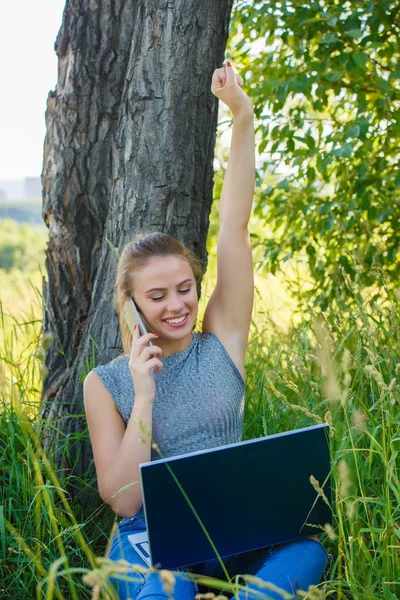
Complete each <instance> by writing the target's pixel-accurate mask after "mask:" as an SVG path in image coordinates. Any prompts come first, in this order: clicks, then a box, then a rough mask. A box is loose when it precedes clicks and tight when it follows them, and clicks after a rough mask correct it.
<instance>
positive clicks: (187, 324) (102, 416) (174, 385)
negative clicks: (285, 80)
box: [84, 63, 326, 600]
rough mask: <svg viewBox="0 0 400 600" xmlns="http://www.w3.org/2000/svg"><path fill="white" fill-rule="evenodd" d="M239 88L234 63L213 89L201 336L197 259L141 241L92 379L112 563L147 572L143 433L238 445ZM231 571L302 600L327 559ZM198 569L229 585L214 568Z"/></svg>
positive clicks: (148, 591) (241, 287)
mask: <svg viewBox="0 0 400 600" xmlns="http://www.w3.org/2000/svg"><path fill="white" fill-rule="evenodd" d="M242 86H243V80H242V78H241V77H240V76H239V75H238V74H237V73H236V72H235V69H234V68H233V67H232V65H231V64H230V63H227V65H226V66H225V67H223V68H221V69H216V70H215V71H214V74H213V78H212V88H211V89H212V92H213V93H214V94H215V95H216V96H217V97H218V98H219V99H221V100H222V101H223V102H224V103H225V104H226V105H227V106H228V107H229V109H230V110H231V112H232V115H233V131H232V141H231V151H230V157H229V162H228V167H227V171H226V176H225V180H224V184H223V189H222V195H221V200H220V230H219V235H218V248H217V261H218V266H217V270H218V273H217V284H216V287H215V290H214V292H213V294H212V296H211V298H210V300H209V302H208V304H207V307H206V311H205V315H204V319H203V323H202V327H201V329H200V331H198V332H196V331H193V330H194V328H195V325H196V318H197V312H198V297H197V289H196V282H197V280H198V279H199V277H200V274H201V270H200V265H199V262H198V261H197V260H196V258H195V257H194V256H193V254H192V253H191V252H190V251H188V250H187V249H186V248H184V247H183V246H182V245H181V244H180V242H178V241H177V240H175V239H173V238H171V237H169V236H167V235H165V234H162V233H153V234H150V235H147V236H141V237H139V238H138V239H137V240H136V241H135V242H132V243H129V244H127V245H126V246H125V247H124V249H123V251H122V253H121V257H120V261H119V265H118V273H117V280H116V295H117V305H118V310H119V317H120V324H121V330H122V337H123V342H124V348H125V352H126V353H127V354H126V355H124V356H120V357H118V358H116V359H114V360H113V361H111V363H109V364H107V365H104V366H100V367H97V368H96V369H93V371H91V372H90V373H89V375H88V376H87V378H86V380H85V384H84V400H85V410H86V415H87V420H88V426H89V432H90V438H91V442H92V446H93V454H94V460H95V465H96V471H97V477H98V487H99V493H100V496H101V497H102V499H103V500H104V501H105V502H107V503H108V504H109V505H110V506H111V508H112V509H113V510H114V511H115V513H117V514H118V515H120V516H122V517H123V519H122V521H121V522H120V523H119V527H118V530H117V532H116V534H115V536H114V538H113V541H112V545H111V549H110V552H109V558H110V559H111V560H119V559H120V558H125V559H126V560H128V561H129V562H130V563H135V564H139V565H143V566H145V563H144V561H143V560H142V559H141V557H140V556H139V555H138V554H137V553H136V552H135V551H134V549H133V547H132V546H131V545H130V543H129V541H128V539H127V536H128V535H129V534H130V533H132V532H133V531H145V529H146V523H145V520H144V514H143V507H142V497H141V489H140V485H138V484H133V485H129V484H132V482H138V481H139V464H140V463H142V462H147V461H149V460H151V459H154V458H158V454H157V453H156V452H155V451H154V450H153V449H152V446H151V440H150V439H147V440H144V437H146V436H144V435H143V433H142V431H143V425H144V426H145V427H146V428H147V430H148V431H151V432H152V436H153V440H154V441H155V442H156V443H157V445H158V446H159V448H160V449H161V452H162V454H163V456H164V457H168V456H174V455H178V454H184V453H187V452H191V451H194V450H201V449H206V448H213V447H216V446H219V445H223V444H229V443H233V442H238V441H240V440H241V435H242V424H243V408H244V391H245V384H244V377H245V370H244V356H245V351H246V346H247V340H248V334H249V327H250V319H251V314H252V307H253V263H252V256H251V247H250V239H249V232H248V228H247V226H248V221H249V217H250V212H251V208H252V202H253V194H254V171H255V157H254V115H253V107H252V103H251V100H250V99H249V97H248V96H247V95H246V94H245V93H244V91H243V89H242ZM131 297H132V298H133V299H134V301H135V303H136V305H137V307H138V309H139V310H140V312H141V314H142V315H143V317H144V320H145V323H146V325H147V326H148V331H149V332H151V333H148V334H147V335H141V334H140V332H139V330H138V328H137V327H136V329H135V331H134V334H133V336H132V335H131V334H130V332H129V329H128V328H127V325H126V323H125V320H124V317H123V304H124V302H125V301H126V300H128V299H129V298H131ZM150 340H151V341H152V342H153V345H152V346H149V345H148V342H149V341H150ZM147 437H148V436H147ZM123 488H125V489H123ZM122 489H123V491H120V490H122ZM160 501H162V498H160ZM244 518H245V517H244ZM224 563H225V565H226V568H227V570H228V572H229V574H230V576H234V575H236V574H239V573H247V574H253V575H257V576H258V577H260V578H261V579H263V580H264V581H269V582H272V583H274V584H275V585H277V586H279V587H280V588H282V589H284V590H286V591H287V592H289V593H293V594H294V593H295V592H296V589H298V588H301V589H308V587H309V585H311V584H316V583H318V581H319V580H320V578H321V575H322V573H323V570H324V567H325V563H326V552H325V550H324V549H323V548H322V546H321V544H320V543H319V542H318V541H317V540H315V539H308V538H306V539H303V540H299V541H295V542H291V543H288V544H281V545H279V546H275V547H273V548H264V549H262V550H257V551H254V552H247V553H244V554H240V555H236V556H231V557H229V558H225V559H224ZM189 570H190V569H189ZM192 570H193V571H194V572H196V573H200V572H201V573H203V574H204V575H211V576H214V577H218V578H222V577H223V572H222V568H221V566H220V564H219V563H218V560H217V559H215V560H212V561H208V562H206V563H202V564H201V565H195V566H193V569H192ZM112 581H113V583H114V584H115V586H116V588H117V589H118V594H119V597H120V598H138V599H139V600H141V599H143V598H145V597H147V598H148V597H154V598H155V597H156V596H163V597H165V598H167V597H168V594H167V593H166V592H165V591H164V589H163V584H162V581H161V580H160V577H159V575H158V573H157V572H153V573H150V574H148V573H147V574H141V575H138V574H136V573H135V574H133V575H132V580H131V581H129V582H126V581H119V582H118V581H117V580H114V579H113V580H112ZM252 587H253V588H254V587H255V586H253V585H251V586H250V588H252ZM196 591H197V588H196V586H195V584H194V583H193V582H192V581H191V580H190V579H189V577H188V575H187V574H186V577H185V576H184V571H183V573H181V574H180V576H177V577H176V582H175V587H174V591H173V597H174V598H175V600H192V599H193V597H194V595H195V593H196ZM264 593H265V590H264ZM270 597H271V598H280V597H281V596H280V595H274V593H270Z"/></svg>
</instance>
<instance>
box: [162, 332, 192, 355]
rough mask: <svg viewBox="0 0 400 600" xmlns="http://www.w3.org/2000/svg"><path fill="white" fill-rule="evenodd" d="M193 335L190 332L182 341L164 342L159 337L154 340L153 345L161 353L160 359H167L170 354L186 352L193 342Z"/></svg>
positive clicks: (164, 340)
mask: <svg viewBox="0 0 400 600" xmlns="http://www.w3.org/2000/svg"><path fill="white" fill-rule="evenodd" d="M193 335H194V334H193V332H192V333H190V334H189V335H188V336H186V337H184V338H183V339H182V340H166V339H163V338H161V337H160V338H158V339H157V340H154V342H153V343H154V344H155V345H156V346H159V347H160V348H161V350H162V351H163V356H162V358H168V356H171V355H172V354H177V353H178V352H182V351H183V350H186V348H188V346H190V344H191V343H192V341H193Z"/></svg>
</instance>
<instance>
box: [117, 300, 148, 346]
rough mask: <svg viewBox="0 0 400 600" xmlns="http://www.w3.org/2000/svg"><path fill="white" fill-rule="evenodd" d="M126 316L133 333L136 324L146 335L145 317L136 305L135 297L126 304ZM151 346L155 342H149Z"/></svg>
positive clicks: (142, 333)
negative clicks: (143, 317)
mask: <svg viewBox="0 0 400 600" xmlns="http://www.w3.org/2000/svg"><path fill="white" fill-rule="evenodd" d="M124 317H125V320H126V322H127V323H128V327H129V331H130V332H131V334H132V335H133V328H134V326H135V325H138V326H139V331H140V334H141V335H146V333H147V329H146V327H145V324H144V323H143V319H142V317H141V316H140V313H139V311H138V309H137V307H136V304H135V303H134V301H133V298H130V299H129V300H127V301H126V302H125V304H124ZM148 345H149V346H152V345H153V343H152V342H149V343H148Z"/></svg>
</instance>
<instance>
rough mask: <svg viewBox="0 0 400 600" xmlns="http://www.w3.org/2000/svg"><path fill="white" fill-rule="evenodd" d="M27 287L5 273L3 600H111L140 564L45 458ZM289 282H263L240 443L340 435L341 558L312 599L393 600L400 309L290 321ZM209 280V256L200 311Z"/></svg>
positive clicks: (397, 551)
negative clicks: (119, 558) (120, 557)
mask: <svg viewBox="0 0 400 600" xmlns="http://www.w3.org/2000/svg"><path fill="white" fill-rule="evenodd" d="M211 250H212V248H211ZM18 277H19V278H20V279H19V280H18V279H17V275H16V273H12V272H10V273H5V272H1V271H0V278H1V279H0V281H1V284H2V287H1V290H2V296H1V300H2V310H1V314H0V322H1V323H2V326H1V330H0V394H1V401H2V404H1V412H0V532H1V533H0V536H1V537H0V556H1V559H0V598H7V599H8V598H10V599H11V598H12V599H13V600H14V599H15V600H19V599H24V600H27V599H30V598H32V599H33V598H46V600H50V599H52V598H66V599H67V598H68V599H69V598H74V599H75V598H76V599H78V598H79V599H81V598H107V597H108V598H113V593H112V590H110V589H108V591H107V584H106V581H107V574H109V573H110V572H111V570H112V569H114V571H115V569H117V571H118V572H119V575H120V576H121V577H123V576H124V572H126V571H127V570H129V569H132V567H129V566H127V565H123V564H121V565H115V564H114V565H111V564H110V563H108V562H107V561H106V560H105V559H104V558H102V557H104V555H105V551H106V546H107V541H108V539H109V535H110V530H111V527H112V525H113V523H114V522H115V519H114V516H113V514H112V513H111V511H110V510H109V508H108V507H107V506H105V505H103V506H102V507H101V508H100V509H99V510H97V511H95V512H94V513H93V514H92V515H91V516H90V517H89V518H86V519H84V518H83V517H82V514H81V511H80V508H79V506H76V505H73V503H71V502H70V499H69V498H68V496H67V495H66V493H65V491H64V490H65V489H66V487H67V483H68V480H67V479H66V478H63V477H61V475H60V474H57V473H55V472H54V470H53V468H52V465H51V463H50V461H49V459H48V457H46V456H45V454H44V453H43V451H42V448H41V444H40V416H39V414H38V407H39V400H40V377H41V365H42V360H43V356H44V352H45V349H46V344H47V342H46V341H43V340H42V337H41V323H40V318H41V299H40V274H39V273H38V272H35V273H31V274H29V276H28V275H27V274H25V275H23V274H21V273H20V275H19V276H18ZM284 278H285V276H283V275H282V276H281V277H280V278H274V277H266V278H262V277H257V281H256V284H257V293H256V302H255V308H254V313H253V323H252V327H251V334H250V338H249V346H248V352H247V360H246V409H245V427H244V439H251V438H255V437H259V436H263V435H267V434H271V433H277V432H281V431H286V430H289V429H294V428H297V427H302V426H306V425H310V424H314V423H320V422H325V421H327V422H329V423H330V424H331V425H332V428H331V431H332V437H331V452H332V477H333V479H332V481H333V510H334V526H333V528H329V527H327V528H326V530H325V531H323V532H322V541H323V543H324V545H325V546H326V548H327V550H328V551H329V552H330V553H331V555H332V560H331V563H330V568H329V570H328V572H327V573H326V579H325V582H323V583H321V584H320V585H319V586H318V589H316V590H313V592H312V595H311V594H310V595H309V596H308V597H309V598H310V600H311V599H312V598H313V599H314V600H316V599H318V598H319V599H323V598H334V599H338V600H342V599H350V598H352V599H356V600H358V599H359V600H375V599H379V600H394V599H396V598H399V597H400V526H399V523H400V495H399V493H400V492H399V490H400V485H399V483H400V482H399V466H400V464H399V450H400V434H399V423H400V389H399V380H400V350H399V347H400V346H399V342H400V336H399V330H400V317H399V312H400V311H399V301H398V299H396V297H393V298H392V299H390V300H388V299H386V300H385V302H383V301H382V303H380V304H379V303H374V304H373V305H370V304H368V303H365V304H362V303H360V302H358V303H354V305H353V308H349V309H348V311H347V312H346V314H338V313H335V312H333V311H330V312H329V314H327V315H323V316H322V318H318V319H316V318H314V317H313V315H312V311H310V312H309V313H307V314H303V315H297V316H296V318H295V319H294V318H293V312H292V311H293V308H294V306H295V299H293V298H290V296H289V295H288V293H287V291H285V285H284V284H285V281H284ZM11 281H12V282H13V285H12V286H11V284H10V282H11ZM29 281H31V283H29ZM214 283H215V255H213V254H212V255H211V257H210V263H209V272H208V274H207V276H206V279H205V282H204V286H203V289H204V296H203V300H202V305H201V311H203V310H204V303H205V301H206V299H207V296H208V295H209V293H210V290H212V289H213V285H214ZM6 290H7V293H5V291H6ZM201 311H200V312H201ZM93 493H96V492H95V491H94V492H93ZM210 585H212V586H214V587H215V593H216V594H217V595H218V594H219V593H220V592H221V590H225V592H226V591H229V586H228V587H227V584H226V582H225V583H218V582H216V581H213V582H210ZM230 589H231V591H232V592H234V591H235V589H236V588H235V583H234V582H233V583H232V584H231V586H230ZM221 593H222V592H221ZM266 597H267V592H266ZM300 597H305V596H304V595H303V596H302V595H301V594H300V595H299V598H300Z"/></svg>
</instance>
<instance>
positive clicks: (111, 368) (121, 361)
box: [90, 354, 129, 396]
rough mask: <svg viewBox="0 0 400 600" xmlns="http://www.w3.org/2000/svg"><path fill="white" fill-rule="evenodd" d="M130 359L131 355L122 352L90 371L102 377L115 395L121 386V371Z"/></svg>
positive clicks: (103, 381) (105, 384)
mask: <svg viewBox="0 0 400 600" xmlns="http://www.w3.org/2000/svg"><path fill="white" fill-rule="evenodd" d="M128 360H129V356H127V355H123V354H121V355H119V356H116V357H115V358H113V359H112V360H110V361H109V362H108V363H105V364H104V365H97V366H96V367H94V368H93V369H92V370H91V371H90V372H91V373H96V374H97V375H98V376H99V377H100V379H101V381H102V383H103V384H104V386H105V387H106V388H107V389H108V391H109V392H110V393H111V395H112V396H113V395H114V394H115V392H116V389H117V388H118V387H119V381H120V379H121V373H122V371H123V369H124V367H125V365H127V364H128Z"/></svg>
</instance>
